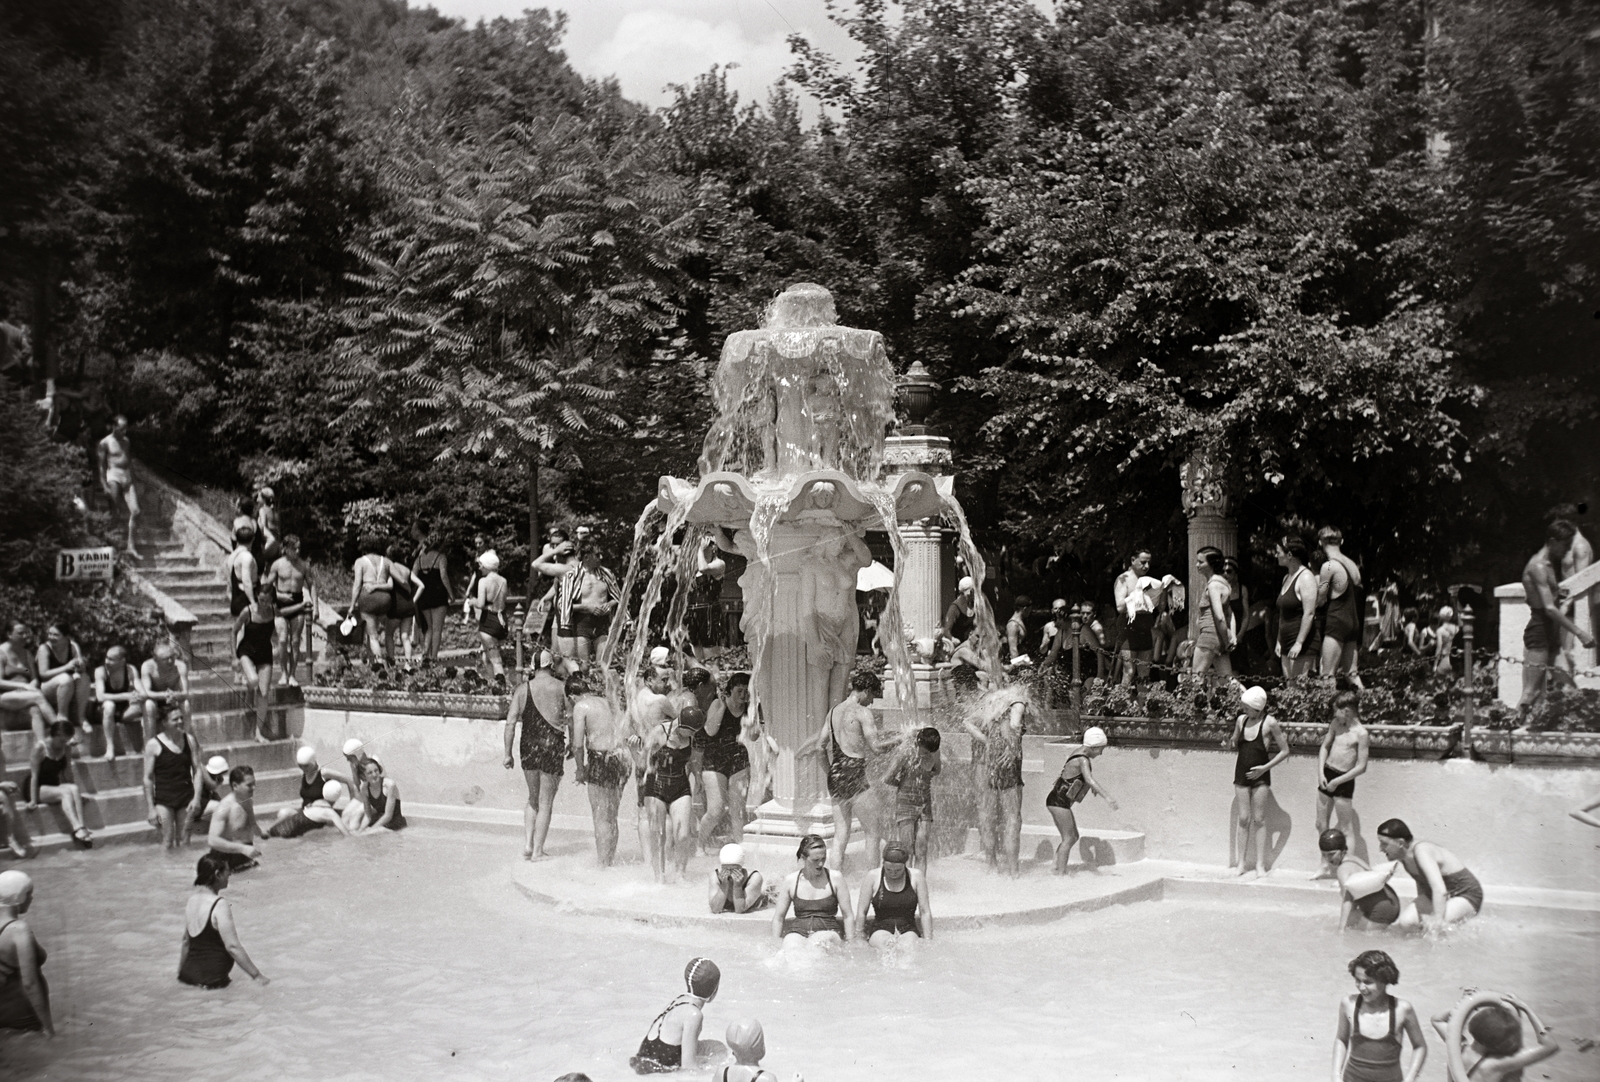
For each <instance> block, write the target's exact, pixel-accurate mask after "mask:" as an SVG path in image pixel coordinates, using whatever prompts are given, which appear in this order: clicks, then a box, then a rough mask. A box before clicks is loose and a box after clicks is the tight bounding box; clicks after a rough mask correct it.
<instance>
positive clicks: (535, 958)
mask: <svg viewBox="0 0 1600 1082" xmlns="http://www.w3.org/2000/svg"><path fill="white" fill-rule="evenodd" d="M268 844H269V848H268V851H267V852H268V865H267V866H266V867H264V868H262V869H261V870H259V871H255V872H251V873H248V874H246V875H243V876H240V877H239V878H238V879H237V880H236V881H235V885H234V886H233V887H231V888H230V889H229V891H228V896H229V897H231V898H232V899H233V900H234V903H235V906H236V914H237V919H238V922H239V927H240V931H241V935H242V937H243V939H244V942H245V945H246V946H247V947H248V948H249V950H250V952H251V955H252V957H253V958H254V959H255V960H256V962H257V963H258V964H259V965H260V966H261V968H262V970H263V971H264V972H265V973H266V974H267V975H268V976H269V977H271V978H272V981H273V983H272V984H271V985H270V986H267V987H260V986H257V985H253V984H251V983H250V982H249V981H248V980H247V979H236V981H235V983H234V985H233V987H231V988H229V989H227V990H225V991H222V992H202V991H199V990H196V989H190V988H186V987H183V986H180V985H179V984H178V983H177V981H176V980H175V973H176V969H177V951H178V943H179V940H180V938H181V935H182V912H183V899H184V896H185V895H186V894H187V892H188V889H189V883H190V881H191V879H192V876H193V867H194V859H195V858H196V857H198V855H199V853H200V849H199V847H198V846H196V847H195V848H193V849H192V850H191V852H190V853H189V854H188V855H187V857H186V858H183V859H167V858H166V857H164V856H163V855H162V854H161V853H159V852H157V851H155V850H152V849H150V848H148V847H143V846H123V847H113V848H108V849H103V850H96V851H93V852H86V853H78V852H63V853H56V854H52V855H50V856H47V857H44V858H42V859H40V860H37V861H34V862H32V863H31V864H30V865H28V866H27V870H28V871H29V872H30V874H32V875H33V876H34V880H35V883H36V886H37V900H36V902H35V905H34V911H33V912H32V913H30V914H29V921H30V923H32V924H33V925H34V927H35V929H36V931H37V933H38V934H39V936H40V938H41V939H42V940H43V941H44V943H45V945H46V947H47V948H48V949H49V951H50V961H49V964H48V965H47V966H46V975H47V976H48V977H49V979H50V982H51V989H52V1000H53V1004H54V1007H55V1013H56V1022H57V1027H58V1031H59V1032H60V1034H61V1035H60V1036H59V1037H58V1038H57V1039H56V1041H54V1042H46V1041H44V1040H42V1039H41V1038H39V1037H38V1036H37V1035H26V1036H4V1037H0V1077H4V1078H6V1079H7V1080H11V1079H21V1078H34V1077H39V1078H60V1079H74V1080H77V1079H85V1080H94V1079H119V1080H122V1079H127V1080H142V1079H150V1080H159V1082H172V1080H175V1079H190V1078H219V1079H220V1078H228V1079H239V1080H257V1079H260V1080H263V1082H267V1080H270V1082H298V1080H301V1079H317V1080H319V1082H320V1080H366V1079H373V1080H378V1079H383V1080H401V1082H405V1080H412V1079H416V1080H424V1079H426V1080H430V1082H431V1080H437V1079H464V1080H470V1079H517V1080H519V1082H523V1080H529V1082H547V1080H549V1079H553V1078H555V1077H556V1076H557V1075H560V1074H562V1073H564V1072H566V1071H584V1072H586V1073H588V1074H589V1075H590V1076H591V1078H593V1079H594V1080H595V1082H608V1080H622V1079H627V1078H634V1077H636V1076H634V1075H633V1074H632V1072H631V1071H630V1070H629V1069H628V1067H627V1057H628V1056H629V1055H631V1054H632V1053H633V1052H634V1051H635V1050H636V1048H637V1046H638V1043H639V1038H640V1037H641V1036H643V1033H644V1028H645V1026H646V1024H647V1023H648V1022H649V1021H650V1019H651V1018H652V1017H654V1015H655V1013H656V1012H657V1011H658V1010H660V1009H661V1007H663V1006H664V1005H665V1004H666V1002H667V1000H668V999H669V998H670V997H671V996H672V995H673V994H674V993H676V992H677V991H679V990H680V988H681V984H680V980H681V976H680V975H681V973H682V971H683V966H684V963H685V962H686V961H687V960H688V959H689V957H691V956H692V955H694V954H706V955H708V956H710V957H712V958H713V959H715V960H716V961H717V963H718V964H719V965H720V966H721V968H722V971H723V982H722V993H721V995H720V996H719V997H718V998H717V1000H716V1001H715V1002H713V1003H712V1004H711V1005H710V1007H709V1008H708V1009H707V1012H706V1014H707V1021H708V1025H707V1035H708V1036H712V1037H716V1038H719V1039H720V1037H721V1035H722V1031H723V1029H724V1028H725V1027H726V1025H727V1024H728V1023H729V1022H730V1021H732V1020H733V1019H735V1018H738V1017H742V1016H748V1015H753V1016H755V1017H757V1018H759V1019H760V1020H761V1021H762V1023H763V1024H764V1025H765V1027H766V1032H767V1047H768V1049H769V1055H768V1057H767V1063H768V1065H769V1066H771V1067H772V1068H773V1069H775V1070H776V1071H778V1072H779V1075H780V1077H781V1078H783V1079H785V1080H786V1082H787V1080H788V1079H790V1078H791V1077H792V1076H793V1073H794V1072H795V1071H800V1072H803V1073H804V1075H805V1077H806V1079H807V1080H808V1082H850V1080H861V1082H867V1080H871V1082H897V1080H901V1079H905V1080H913V1079H916V1080H923V1079H961V1080H986V1079H997V1080H998V1079H1007V1080H1032V1079H1041V1080H1043V1079H1049V1080H1052V1082H1056V1080H1060V1079H1063V1078H1085V1079H1114V1078H1125V1079H1147V1078H1148V1079H1174V1080H1196V1082H1199V1080H1221V1079H1228V1080H1260V1082H1268V1080H1271V1082H1281V1080H1283V1079H1295V1078H1315V1079H1319V1080H1320V1079H1325V1078H1327V1076H1328V1069H1329V1067H1328V1063H1329V1056H1330V1054H1331V1038H1332V1032H1333V1024H1334V1017H1335V1008H1336V1005H1337V1002H1338V999H1339V997H1340V996H1342V995H1344V994H1346V993H1347V992H1348V991H1349V990H1350V988H1351V984H1350V980H1349V978H1348V977H1347V976H1346V974H1345V969H1344V966H1345V963H1346V962H1347V961H1348V960H1349V959H1350V958H1352V957H1354V956H1355V955H1356V954H1357V953H1359V952H1360V951H1362V950H1366V949H1369V948H1374V947H1376V948H1379V949H1383V950H1387V951H1389V952H1390V953H1391V954H1392V955H1394V957H1395V960H1396V961H1397V962H1398V964H1399V966H1400V970H1401V974H1402V980H1401V983H1400V985H1399V986H1398V987H1397V988H1396V992H1397V994H1399V995H1401V996H1403V997H1405V998H1407V999H1410V1000H1411V1001H1412V1002H1413V1003H1414V1004H1415V1005H1416V1006H1417V1008H1418V1010H1419V1011H1421V1012H1423V1014H1424V1015H1427V1014H1430V1013H1432V1012H1433V1011H1436V1010H1440V1009H1442V1008H1444V1007H1447V1006H1449V1005H1450V1004H1451V1003H1453V1002H1454V1001H1455V999H1456V996H1457V995H1458V994H1459V989H1460V988H1461V987H1462V986H1463V985H1471V986H1476V987H1485V988H1493V989H1496V990H1500V991H1515V992H1517V993H1519V994H1521V995H1523V996H1524V997H1525V998H1527V999H1528V1001H1529V1002H1530V1003H1532V1004H1533V1005H1534V1006H1535V1008H1536V1009H1537V1010H1538V1011H1539V1012H1540V1014H1541V1015H1543V1017H1544V1020H1545V1021H1546V1022H1547V1023H1549V1024H1551V1025H1553V1026H1554V1027H1556V1030H1557V1033H1558V1034H1559V1035H1560V1037H1561V1041H1562V1044H1563V1051H1562V1054H1561V1055H1559V1056H1557V1057H1556V1058H1555V1059H1553V1060H1550V1061H1547V1062H1546V1063H1544V1064H1540V1065H1539V1066H1538V1067H1536V1068H1533V1069H1531V1070H1530V1071H1529V1072H1528V1079H1529V1082H1537V1080H1542V1079H1543V1078H1545V1077H1548V1078H1549V1079H1551V1080H1555V1082H1578V1080H1580V1079H1593V1078H1595V1077H1597V1076H1600V1051H1591V1052H1588V1053H1580V1052H1577V1051H1576V1050H1575V1049H1574V1048H1573V1046H1572V1043H1571V1041H1570V1038H1572V1037H1575V1036H1581V1037H1596V1036H1600V1010H1597V1007H1596V1004H1597V1003H1600V933H1597V932H1595V931H1574V930H1570V929H1561V928H1556V927H1548V926H1543V925H1541V924H1539V923H1535V922H1530V921H1524V920H1520V919H1516V918H1512V917H1495V916H1493V915H1490V916H1488V917H1486V918H1484V919H1482V920H1481V921H1479V922H1476V923H1475V924H1470V925H1468V926H1465V927H1463V928H1460V929H1458V930H1456V931H1454V932H1453V933H1452V934H1451V935H1449V936H1448V937H1447V938H1445V939H1442V940H1430V939H1422V938H1401V937H1397V936H1390V935H1376V934H1374V935H1367V934H1360V933H1346V934H1345V935H1342V936H1341V935H1340V934H1339V933H1338V932H1337V931H1335V930H1334V929H1333V928H1332V924H1333V913H1332V912H1330V911H1324V910H1323V909H1321V908H1314V907H1306V906H1301V905H1272V904H1265V905H1259V906H1258V905H1255V904H1253V903H1251V902H1250V895H1249V892H1248V891H1247V890H1246V891H1240V892H1239V895H1240V898H1239V900H1231V899H1230V900H1228V901H1225V902H1213V901H1202V900H1195V899H1187V898H1185V899H1181V900H1168V901H1160V902H1141V903H1137V904H1134V905H1127V906H1116V907H1112V908H1109V909H1105V910H1101V911H1098V912H1094V913H1086V914H1079V915H1072V916H1069V917H1068V918H1066V919H1064V920H1061V921H1058V922H1055V923H1051V924H1046V925H1033V926H1024V927H1017V928H996V929H985V930H978V931H970V932H962V933H957V934H953V935H950V936H946V937H943V938H942V939H941V940H940V941H938V942H936V943H935V944H933V948H932V949H931V950H929V951H927V952H925V953H924V954H923V955H922V956H921V957H920V958H918V959H917V960H916V961H915V962H913V963H912V964H911V965H910V966H909V967H906V968H885V967H884V966H883V965H882V964H880V963H879V961H878V960H877V958H876V957H875V956H874V955H872V954H871V953H870V952H869V951H867V950H865V949H854V950H852V951H851V952H849V953H848V954H846V955H845V956H844V957H836V958H826V959H821V960H819V961H817V962H815V963H813V964H795V963H793V962H792V961H791V960H788V959H779V958H777V957H775V952H774V948H773V946H772V944H771V943H770V942H769V941H767V940H764V939H759V938H756V937H753V936H748V935H740V934H723V933H720V932H713V933H708V932H707V931H705V930H704V929H698V928H678V929H674V928H652V927H646V926H642V925H638V924H635V923H631V922H625V921H616V920H607V919H602V918H594V917H585V916H579V915H571V914H564V913H560V912H557V911H555V910H553V909H550V908H547V907H541V906H537V905H535V904H533V903H531V902H529V901H528V900H527V899H526V898H525V897H523V896H522V895H521V894H519V893H518V892H517V891H516V890H515V889H514V887H513V886H512V883H511V878H510V867H511V865H512V862H513V861H514V859H515V856H516V852H517V848H518V843H517V841H516V840H515V839H513V838H510V837H508V836H506V835H504V834H473V833H457V832H448V831H442V830H436V829H430V828H428V827H421V828H414V829H412V830H410V831H407V832H405V833H402V834H399V835H395V836H391V837H381V838H371V839H363V840H362V841H361V842H359V843H349V842H341V841H340V840H339V839H336V838H332V837H318V836H312V837H310V838H307V839H303V840H301V841H299V842H294V843H283V842H273V843H268ZM569 844H572V845H578V844H582V845H585V846H586V845H588V844H589V843H588V841H587V839H582V840H579V841H573V842H571V843H569ZM625 848H626V847H625ZM936 871H937V870H936ZM615 874H617V875H618V876H631V875H637V874H639V869H638V867H637V866H632V867H624V868H619V869H616V870H615ZM935 882H936V883H937V880H935ZM680 889H684V890H694V891H698V890H699V889H700V887H699V881H698V879H696V880H695V883H694V885H693V886H692V887H683V888H680ZM935 901H936V902H937V899H935ZM936 911H937V909H936ZM235 975H236V977H238V976H239V974H238V971H237V970H236V971H235ZM702 1077H703V1076H702ZM1423 1077H1424V1078H1425V1079H1442V1078H1444V1077H1445V1070H1444V1055H1443V1048H1442V1046H1441V1045H1440V1044H1439V1043H1438V1042H1437V1041H1432V1042H1431V1043H1430V1061H1429V1064H1428V1067H1427V1070H1426V1071H1425V1072H1424V1075H1423Z"/></svg>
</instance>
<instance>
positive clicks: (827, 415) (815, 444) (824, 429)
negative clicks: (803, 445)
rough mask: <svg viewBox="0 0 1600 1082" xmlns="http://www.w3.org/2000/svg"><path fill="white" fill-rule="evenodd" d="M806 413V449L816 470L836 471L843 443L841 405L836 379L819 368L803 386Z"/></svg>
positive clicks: (823, 368)
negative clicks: (807, 441)
mask: <svg viewBox="0 0 1600 1082" xmlns="http://www.w3.org/2000/svg"><path fill="white" fill-rule="evenodd" d="M806 412H807V413H808V414H809V415H810V417H811V433H810V437H811V438H810V441H809V450H810V457H811V464H812V466H813V467H815V468H818V469H827V470H837V469H840V468H841V466H842V465H843V464H842V463H841V462H840V460H839V449H840V447H841V446H842V445H843V443H844V403H843V402H842V401H841V400H840V397H839V379H838V377H837V376H835V375H834V374H833V372H831V371H829V370H828V368H827V366H826V365H823V366H822V367H821V368H820V370H819V371H817V372H816V373H815V374H813V375H812V377H811V378H810V380H808V381H807V383H806Z"/></svg>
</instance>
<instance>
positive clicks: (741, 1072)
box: [711, 1018, 801, 1082]
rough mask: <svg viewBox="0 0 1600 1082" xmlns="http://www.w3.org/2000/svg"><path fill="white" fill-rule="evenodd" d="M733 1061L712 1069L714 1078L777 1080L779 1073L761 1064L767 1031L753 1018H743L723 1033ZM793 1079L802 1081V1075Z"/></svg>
mask: <svg viewBox="0 0 1600 1082" xmlns="http://www.w3.org/2000/svg"><path fill="white" fill-rule="evenodd" d="M724 1037H725V1039H726V1040H727V1042H728V1051H729V1052H732V1053H733V1062H732V1063H731V1064H728V1065H727V1066H725V1067H718V1068H717V1069H716V1070H714V1071H712V1072H711V1082H778V1076H777V1075H775V1074H773V1073H772V1072H771V1071H769V1070H767V1069H766V1068H764V1067H762V1066H761V1060H762V1058H763V1057H765V1056H766V1054H767V1035H766V1034H765V1033H763V1032H762V1030H761V1023H760V1022H757V1021H756V1020H755V1019H754V1018H742V1019H740V1020H739V1021H737V1022H733V1023H731V1024H729V1026H728V1032H727V1033H726V1034H724ZM794 1082H801V1078H800V1076H799V1075H795V1076H794Z"/></svg>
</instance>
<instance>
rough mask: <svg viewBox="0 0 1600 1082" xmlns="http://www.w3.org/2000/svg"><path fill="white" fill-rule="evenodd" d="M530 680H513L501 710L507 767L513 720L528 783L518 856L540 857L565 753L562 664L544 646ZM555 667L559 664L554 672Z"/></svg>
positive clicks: (563, 663)
mask: <svg viewBox="0 0 1600 1082" xmlns="http://www.w3.org/2000/svg"><path fill="white" fill-rule="evenodd" d="M538 664H539V668H538V670H537V671H536V672H535V673H534V674H533V679H531V680H529V681H527V682H526V683H522V684H518V685H517V689H516V690H515V691H513V692H512V693H511V708H510V709H509V710H508V711H507V712H506V727H505V745H506V758H505V766H506V769H507V770H510V769H511V767H512V766H513V765H514V764H515V760H514V759H513V758H512V754H511V749H512V746H513V740H514V738H515V736H516V729H517V725H518V723H520V724H521V725H522V739H521V741H520V742H518V743H517V744H516V747H517V752H518V754H519V755H520V756H521V759H522V776H523V777H524V778H526V779H527V782H528V802H527V804H526V805H524V806H523V809H522V838H523V841H522V859H523V860H543V859H544V858H545V856H546V855H547V854H546V853H545V851H544V843H545V839H546V838H547V837H548V836H549V834H550V815H551V811H552V809H553V808H554V806H555V799H556V789H557V787H559V786H560V785H561V775H562V774H563V773H564V771H565V760H566V757H567V689H566V684H565V683H564V682H563V676H562V674H564V673H565V671H566V664H565V662H563V661H560V660H558V659H557V658H555V657H554V656H553V655H552V654H551V653H550V652H549V651H548V650H541V651H540V652H539V662H538ZM555 666H560V667H561V671H560V673H558V672H557V671H556V670H555V668H554V667H555Z"/></svg>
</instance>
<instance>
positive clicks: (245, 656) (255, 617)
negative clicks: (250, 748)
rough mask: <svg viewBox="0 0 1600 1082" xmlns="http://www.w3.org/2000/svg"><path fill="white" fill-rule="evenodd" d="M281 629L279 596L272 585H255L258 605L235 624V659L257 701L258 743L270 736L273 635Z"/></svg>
mask: <svg viewBox="0 0 1600 1082" xmlns="http://www.w3.org/2000/svg"><path fill="white" fill-rule="evenodd" d="M277 626H278V592H277V591H276V590H275V589H273V586H272V583H270V582H266V581H262V582H260V583H257V584H256V599H255V602H254V603H252V604H250V605H247V606H245V608H244V609H243V610H242V611H241V612H240V613H239V615H238V616H237V617H235V618H234V621H233V632H234V636H235V638H234V648H233V655H234V657H237V658H238V659H239V668H240V669H241V670H243V672H244V683H245V688H246V689H247V691H248V692H249V694H250V697H251V698H252V699H253V700H254V701H255V715H256V739H257V740H259V741H261V742H262V743H263V744H264V743H266V742H267V741H268V740H270V739H271V737H269V736H267V711H268V709H270V707H271V706H272V658H273V649H272V635H273V632H274V631H275V630H276V629H277Z"/></svg>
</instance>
